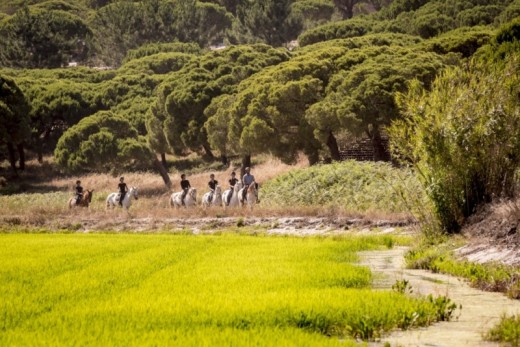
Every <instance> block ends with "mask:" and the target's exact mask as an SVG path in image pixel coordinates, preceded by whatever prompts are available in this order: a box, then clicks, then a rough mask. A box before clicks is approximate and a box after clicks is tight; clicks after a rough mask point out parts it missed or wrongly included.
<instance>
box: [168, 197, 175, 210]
mask: <svg viewBox="0 0 520 347" xmlns="http://www.w3.org/2000/svg"><path fill="white" fill-rule="evenodd" d="M168 200H169V201H168V202H169V203H170V207H171V208H173V207H175V204H174V202H173V195H170V198H169V199H168Z"/></svg>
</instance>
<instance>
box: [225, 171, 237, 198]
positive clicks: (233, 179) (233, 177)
mask: <svg viewBox="0 0 520 347" xmlns="http://www.w3.org/2000/svg"><path fill="white" fill-rule="evenodd" d="M237 182H238V179H237V178H236V173H235V171H233V172H232V173H231V178H230V179H229V187H230V189H231V193H230V194H228V196H227V204H228V205H229V203H230V202H231V197H232V196H233V189H234V188H235V184H237Z"/></svg>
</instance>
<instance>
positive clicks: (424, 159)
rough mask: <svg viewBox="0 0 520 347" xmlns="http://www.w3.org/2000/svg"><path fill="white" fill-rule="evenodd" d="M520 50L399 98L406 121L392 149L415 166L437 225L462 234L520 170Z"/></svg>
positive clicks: (394, 130)
mask: <svg viewBox="0 0 520 347" xmlns="http://www.w3.org/2000/svg"><path fill="white" fill-rule="evenodd" d="M519 59H520V56H519V55H518V53H516V54H512V55H510V56H509V58H508V64H507V65H505V66H504V67H498V66H497V65H496V64H491V63H490V64H488V63H481V62H473V63H472V64H469V66H468V67H462V68H452V69H449V70H447V71H445V72H444V73H443V74H442V76H440V77H439V78H438V79H437V80H436V81H435V82H434V84H433V86H432V90H431V91H427V90H425V89H424V87H422V86H421V85H420V84H419V82H417V81H416V82H413V83H411V85H410V88H409V91H408V93H407V94H398V97H397V102H398V104H399V106H400V107H401V109H402V115H403V119H402V120H399V121H396V122H394V123H393V125H392V127H391V128H390V134H391V139H392V146H393V149H394V151H395V152H396V153H398V154H399V155H400V156H401V158H404V160H403V161H405V162H410V161H411V162H412V163H413V165H414V168H415V169H416V171H417V172H418V173H419V175H418V177H419V178H420V180H421V183H422V184H423V186H424V187H425V189H426V192H427V194H428V197H429V198H430V199H431V201H432V203H433V206H434V210H435V214H436V216H437V218H438V221H439V224H440V227H441V228H442V229H443V230H446V231H449V232H454V231H458V230H459V229H460V227H461V225H462V224H463V222H464V220H465V219H466V218H467V217H468V216H469V215H471V214H472V213H473V212H474V211H475V208H476V207H477V206H478V205H479V204H481V203H485V202H489V201H491V200H492V198H493V197H499V196H504V195H511V194H512V193H513V189H514V181H515V172H516V170H517V169H518V167H519V165H520V117H519V112H520V103H519V95H520V78H519V73H518V72H519V70H520V65H519Z"/></svg>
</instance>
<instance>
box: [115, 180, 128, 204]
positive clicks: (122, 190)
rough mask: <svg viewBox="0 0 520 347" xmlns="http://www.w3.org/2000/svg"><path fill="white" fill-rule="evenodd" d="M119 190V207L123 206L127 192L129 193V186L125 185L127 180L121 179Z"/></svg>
mask: <svg viewBox="0 0 520 347" xmlns="http://www.w3.org/2000/svg"><path fill="white" fill-rule="evenodd" d="M117 187H118V188H119V194H120V197H119V205H121V206H123V199H124V198H125V195H126V192H127V191H128V186H127V185H126V183H125V178H124V177H121V178H120V179H119V184H118V185H117Z"/></svg>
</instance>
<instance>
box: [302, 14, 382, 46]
mask: <svg viewBox="0 0 520 347" xmlns="http://www.w3.org/2000/svg"><path fill="white" fill-rule="evenodd" d="M374 24H375V23H373V22H372V21H370V20H368V19H351V20H346V21H341V22H333V23H329V24H326V25H322V26H319V27H317V28H315V29H312V30H307V31H306V32H304V33H303V34H302V35H300V36H299V37H298V40H299V42H300V46H307V45H311V44H313V43H317V42H322V41H328V40H333V39H341V38H349V37H356V36H363V35H365V34H367V33H368V32H370V31H371V30H372V26H373V25H374Z"/></svg>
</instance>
